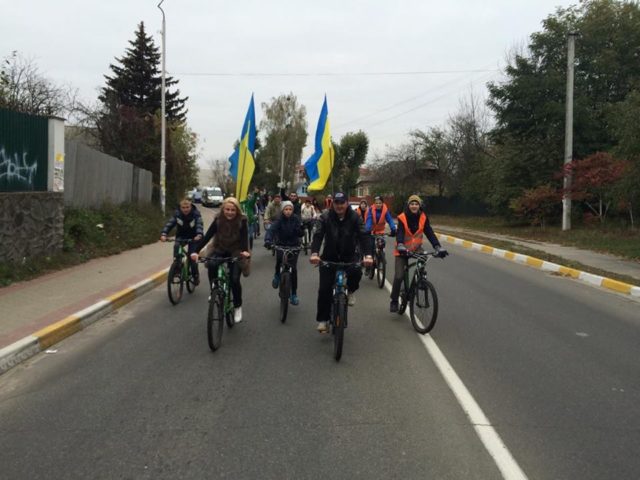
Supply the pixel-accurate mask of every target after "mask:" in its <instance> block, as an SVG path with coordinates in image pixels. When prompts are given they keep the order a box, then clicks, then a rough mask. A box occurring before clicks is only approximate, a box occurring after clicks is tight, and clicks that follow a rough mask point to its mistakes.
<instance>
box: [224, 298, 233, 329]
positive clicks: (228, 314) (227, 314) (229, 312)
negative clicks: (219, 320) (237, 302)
mask: <svg viewBox="0 0 640 480" xmlns="http://www.w3.org/2000/svg"><path fill="white" fill-rule="evenodd" d="M224 319H225V320H226V322H227V327H229V328H233V326H234V325H235V324H236V319H235V318H234V317H233V302H231V303H230V306H229V307H228V308H225V309H224Z"/></svg>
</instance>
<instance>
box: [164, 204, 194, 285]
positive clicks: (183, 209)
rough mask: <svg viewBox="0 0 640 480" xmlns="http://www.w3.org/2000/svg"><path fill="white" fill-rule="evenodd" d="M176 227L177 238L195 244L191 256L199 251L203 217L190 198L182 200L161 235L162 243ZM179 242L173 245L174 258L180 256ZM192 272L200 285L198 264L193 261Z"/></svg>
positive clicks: (190, 244) (191, 246)
mask: <svg viewBox="0 0 640 480" xmlns="http://www.w3.org/2000/svg"><path fill="white" fill-rule="evenodd" d="M173 227H176V238H179V239H185V240H186V239H190V240H193V242H191V243H189V256H191V254H192V253H195V252H196V251H197V249H196V247H197V244H198V242H199V241H200V240H201V239H202V231H203V226H202V215H201V214H200V211H199V210H198V209H197V208H196V206H195V205H193V204H192V203H191V200H189V199H188V198H183V199H182V200H180V207H179V208H178V209H177V210H176V211H175V212H174V213H173V216H172V217H171V218H170V219H169V221H168V222H167V223H166V224H165V226H164V228H163V229H162V233H160V241H161V242H166V241H167V235H169V232H170V231H171V230H172V229H173ZM178 248H179V245H178V242H176V243H175V244H174V245H173V258H176V257H177V256H178ZM190 263H191V272H192V273H193V280H194V283H195V284H196V285H198V284H199V283H200V277H199V272H198V264H197V263H196V262H194V261H191V262H190Z"/></svg>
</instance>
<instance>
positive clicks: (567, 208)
mask: <svg viewBox="0 0 640 480" xmlns="http://www.w3.org/2000/svg"><path fill="white" fill-rule="evenodd" d="M577 35H578V34H577V33H576V32H569V34H568V35H567V107H566V119H565V132H564V165H565V171H564V196H563V197H562V230H563V231H567V230H571V193H570V191H569V190H570V189H571V180H572V178H571V172H570V171H569V170H568V169H567V168H566V166H567V164H569V163H571V160H573V78H574V63H575V62H574V57H575V52H576V36H577Z"/></svg>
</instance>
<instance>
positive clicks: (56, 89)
mask: <svg viewBox="0 0 640 480" xmlns="http://www.w3.org/2000/svg"><path fill="white" fill-rule="evenodd" d="M77 96H78V94H77V90H76V89H74V88H72V87H71V86H68V85H57V84H55V83H54V82H53V81H51V80H50V79H48V78H46V77H45V76H44V75H43V74H42V73H41V72H40V69H39V68H38V66H37V64H36V63H35V61H34V60H33V59H30V58H25V57H24V56H22V55H20V54H19V53H18V52H13V53H12V54H11V55H9V56H8V57H6V58H5V59H4V60H2V65H1V66H0V107H3V108H7V109H10V110H15V111H18V112H23V113H30V114H34V115H45V116H68V115H70V114H71V113H72V112H73V111H74V110H75V105H76V103H77Z"/></svg>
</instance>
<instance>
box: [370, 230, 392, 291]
mask: <svg viewBox="0 0 640 480" xmlns="http://www.w3.org/2000/svg"><path fill="white" fill-rule="evenodd" d="M371 236H372V237H373V238H374V241H375V245H376V247H375V252H374V255H373V266H371V267H370V268H369V270H367V276H368V277H369V279H371V280H373V277H374V276H375V277H376V281H377V282H378V288H383V287H384V281H385V279H386V275H387V257H386V256H385V254H384V247H385V245H386V242H385V240H384V237H386V235H384V234H381V235H373V234H372V235H371Z"/></svg>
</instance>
